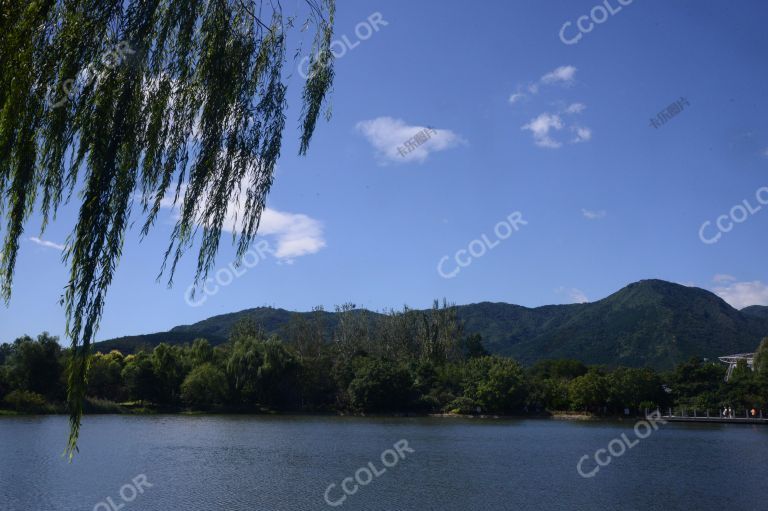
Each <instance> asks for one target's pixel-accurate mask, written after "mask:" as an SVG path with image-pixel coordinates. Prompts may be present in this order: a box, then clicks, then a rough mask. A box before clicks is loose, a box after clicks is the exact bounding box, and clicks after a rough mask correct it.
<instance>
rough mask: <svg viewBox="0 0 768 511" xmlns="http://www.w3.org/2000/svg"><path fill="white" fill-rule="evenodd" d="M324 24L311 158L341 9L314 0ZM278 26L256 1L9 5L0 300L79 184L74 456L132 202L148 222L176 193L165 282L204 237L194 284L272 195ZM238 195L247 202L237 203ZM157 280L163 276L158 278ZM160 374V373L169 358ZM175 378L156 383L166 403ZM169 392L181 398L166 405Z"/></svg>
mask: <svg viewBox="0 0 768 511" xmlns="http://www.w3.org/2000/svg"><path fill="white" fill-rule="evenodd" d="M305 3H306V4H307V5H308V6H309V11H308V12H309V14H308V19H307V21H306V23H305V24H304V27H305V28H307V27H308V26H310V25H312V26H314V27H315V36H314V40H313V45H312V49H311V50H310V51H311V55H312V58H311V61H310V73H309V78H307V80H306V82H305V83H304V90H303V94H302V103H303V104H302V113H301V116H300V119H299V124H300V148H299V152H300V153H302V154H303V153H305V152H306V150H307V146H308V144H309V141H310V139H311V138H312V134H313V131H314V128H315V124H316V121H317V119H318V116H319V113H320V110H321V107H322V104H323V102H324V99H325V97H326V94H327V93H328V91H329V90H330V87H331V84H332V81H333V66H332V54H331V51H330V43H331V37H332V32H333V21H334V13H335V2H334V0H305ZM293 22H294V20H293V18H285V17H284V16H283V12H282V6H281V5H280V3H279V2H277V3H273V2H263V1H261V0H189V1H173V0H66V1H65V0H30V1H17V0H2V1H0V31H1V32H2V34H3V36H2V39H0V215H5V219H4V220H5V222H4V223H5V233H4V234H5V238H4V241H3V243H2V248H1V249H0V295H1V296H2V297H3V298H4V299H5V301H8V300H10V297H11V289H12V281H13V275H14V269H15V266H16V259H17V255H18V251H19V241H20V239H21V236H22V233H23V231H24V227H25V224H26V222H27V220H28V218H29V216H30V214H31V213H32V211H33V209H34V208H35V207H36V206H39V208H40V213H41V215H42V217H43V230H44V229H45V226H46V225H47V223H48V222H49V220H50V219H51V218H54V217H55V215H56V212H57V209H58V207H59V206H60V204H61V203H62V202H63V201H66V200H68V199H69V197H71V195H72V193H73V192H74V189H75V187H78V186H79V187H80V191H79V193H78V197H79V198H80V199H81V206H80V211H79V216H78V220H77V223H76V225H75V226H74V227H73V230H72V233H71V235H70V236H69V239H68V240H67V244H66V249H65V259H66V260H67V261H68V262H69V267H70V278H69V282H68V284H67V285H66V287H65V290H64V296H63V303H64V305H65V310H66V316H67V336H68V337H69V338H70V341H71V345H72V350H71V351H70V355H71V360H70V368H69V371H68V378H69V379H68V392H69V397H68V406H69V409H70V412H71V426H72V435H71V439H70V446H69V449H70V452H71V451H72V450H73V449H74V448H75V446H76V440H77V433H78V428H79V425H80V414H81V413H82V407H83V398H84V395H85V394H86V391H87V389H86V387H85V381H86V374H87V372H88V363H87V360H88V354H89V351H90V350H89V345H90V343H91V341H92V339H93V337H94V335H95V334H96V331H97V330H98V325H99V320H100V318H101V315H102V311H103V309H104V302H105V298H106V293H107V289H108V288H109V285H110V283H111V281H112V278H113V276H114V273H115V268H116V266H117V263H118V260H119V258H120V255H121V253H122V248H123V241H124V238H125V234H126V230H127V228H128V226H129V224H130V223H131V209H132V205H133V202H134V200H136V201H137V202H139V203H140V205H141V210H142V212H143V214H144V215H145V218H144V220H143V222H142V223H143V228H142V235H146V234H147V233H148V231H149V229H150V228H151V226H152V225H153V223H154V221H155V219H156V216H157V214H158V211H159V209H160V206H161V203H162V201H163V200H164V198H165V197H166V194H168V196H169V197H172V202H173V204H174V205H175V206H177V207H178V209H179V212H180V214H179V219H178V222H177V224H176V226H175V228H174V230H173V234H172V237H171V240H170V243H169V247H168V250H167V252H166V254H165V262H164V263H163V270H165V263H166V262H170V270H169V283H170V282H172V279H173V273H174V269H175V268H176V264H177V262H178V260H179V258H180V257H181V255H182V253H183V252H184V251H185V250H186V249H188V248H189V247H190V246H191V245H192V244H193V243H194V241H195V236H196V235H197V234H200V235H201V238H202V239H201V244H200V249H199V252H198V258H197V272H196V279H197V280H196V282H201V281H203V280H204V279H205V277H206V275H207V273H208V271H209V269H210V268H211V267H212V265H213V263H214V258H215V255H216V253H217V250H218V246H219V240H220V238H221V234H222V228H223V227H224V222H225V221H228V220H229V218H228V206H229V204H230V201H231V200H232V199H233V198H234V197H236V196H239V197H240V199H241V208H240V211H239V214H238V220H239V223H236V225H232V226H227V228H230V227H231V228H232V229H235V230H236V234H237V235H239V239H238V240H237V254H238V257H242V255H243V254H244V253H245V252H246V250H247V249H248V246H249V244H250V243H251V241H252V240H253V238H254V236H255V234H256V230H257V228H258V226H259V220H260V218H261V214H262V211H263V210H264V207H265V200H266V197H267V194H268V193H269V190H270V188H271V186H272V181H273V173H274V169H275V165H276V163H277V160H278V158H279V155H280V149H281V145H282V135H283V131H284V127H285V119H286V116H285V110H286V106H287V105H286V90H287V85H286V84H287V82H288V79H289V77H290V75H291V74H292V73H291V72H290V70H288V71H287V72H285V71H284V69H283V68H284V64H285V62H286V60H287V59H286V52H287V51H288V46H287V42H286V32H287V30H288V29H290V28H291V27H292V26H293ZM241 193H242V195H240V194H241ZM161 273H162V271H161ZM158 363H160V364H163V363H164V361H162V360H161V361H159V362H158ZM174 378H175V376H174V377H171V379H169V380H166V379H162V378H161V380H160V382H159V384H160V386H161V389H160V394H161V396H160V398H161V399H162V400H166V401H168V400H173V399H175V398H176V397H177V394H178V392H177V390H176V389H175V387H174V389H175V390H173V391H172V390H171V387H169V385H175V384H176V382H175V379H174ZM171 392H172V394H173V395H172V394H171Z"/></svg>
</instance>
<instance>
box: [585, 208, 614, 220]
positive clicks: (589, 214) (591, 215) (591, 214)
mask: <svg viewBox="0 0 768 511" xmlns="http://www.w3.org/2000/svg"><path fill="white" fill-rule="evenodd" d="M581 214H582V215H584V218H586V219H587V220H600V219H601V218H605V216H606V215H607V214H608V213H607V212H606V211H605V210H604V209H601V210H600V211H592V210H589V209H584V208H582V210H581Z"/></svg>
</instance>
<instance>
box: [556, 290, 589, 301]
mask: <svg viewBox="0 0 768 511" xmlns="http://www.w3.org/2000/svg"><path fill="white" fill-rule="evenodd" d="M555 292H556V293H558V294H564V295H566V296H567V297H568V299H569V300H570V301H571V303H587V302H589V298H587V295H586V294H584V291H582V290H581V289H576V288H575V287H571V288H566V287H559V288H557V289H556V290H555Z"/></svg>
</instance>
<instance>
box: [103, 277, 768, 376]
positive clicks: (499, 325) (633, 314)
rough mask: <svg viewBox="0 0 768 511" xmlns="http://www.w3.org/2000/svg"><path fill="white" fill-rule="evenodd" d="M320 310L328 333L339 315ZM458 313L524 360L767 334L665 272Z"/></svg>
mask: <svg viewBox="0 0 768 511" xmlns="http://www.w3.org/2000/svg"><path fill="white" fill-rule="evenodd" d="M293 314H297V313H294V312H290V311H287V310H284V309H275V308H268V307H260V308H256V309H248V310H244V311H240V312H235V313H231V314H224V315H221V316H214V317H212V318H208V319H206V320H204V321H200V322H199V323H195V324H193V325H183V326H177V327H175V328H173V329H171V330H170V331H169V332H160V333H154V334H149V335H137V336H131V337H121V338H118V339H111V340H109V341H104V342H101V343H97V345H96V348H97V349H99V350H101V351H107V350H110V349H120V350H121V351H124V352H132V351H134V350H136V349H137V348H139V347H152V346H154V345H156V344H158V343H159V342H162V341H165V342H169V343H172V344H176V343H184V342H191V341H192V340H194V339H195V338H197V337H205V338H207V339H208V340H209V341H211V343H213V344H218V343H221V342H224V341H225V340H226V339H227V336H228V335H229V331H230V329H231V328H232V326H233V325H234V324H235V323H236V322H237V321H238V320H239V319H241V318H243V317H251V318H252V319H254V320H255V321H256V322H258V323H259V324H260V325H261V326H262V328H264V330H265V331H266V332H267V333H269V334H272V333H275V334H279V333H280V332H281V329H282V328H283V327H284V326H285V325H286V324H287V323H288V321H289V319H290V318H291V316H292V315H293ZM298 314H302V315H306V316H310V315H312V314H314V313H311V312H303V313H298ZM321 314H322V319H323V322H324V325H325V327H326V332H327V337H328V338H330V337H331V333H332V332H333V329H334V327H335V325H336V323H337V321H338V316H337V315H336V313H332V312H323V313H321ZM458 314H459V318H460V319H461V320H462V321H463V322H464V324H465V328H466V331H467V333H479V334H480V335H482V336H483V342H484V344H485V347H486V349H487V350H488V351H490V352H491V353H497V354H501V355H506V356H511V357H514V358H516V359H518V360H520V361H521V362H523V363H526V364H530V363H534V362H536V361H537V360H541V359H545V358H573V359H577V360H581V361H583V362H585V363H588V364H606V365H609V366H617V365H625V366H630V367H642V366H648V367H653V368H655V369H670V368H672V367H674V366H675V365H676V364H678V363H680V362H682V361H684V360H687V359H688V358H690V357H707V358H715V357H717V356H720V355H726V354H731V353H739V352H744V351H753V350H754V349H756V347H757V345H758V344H759V342H760V339H762V338H763V337H766V336H768V307H760V306H753V307H747V308H746V309H744V310H743V311H738V310H736V309H734V308H733V307H731V306H730V305H728V304H727V303H726V302H725V301H723V300H722V299H721V298H719V297H718V296H716V295H714V294H713V293H711V292H709V291H706V290H704V289H699V288H694V287H686V286H681V285H678V284H673V283H670V282H666V281H663V280H643V281H640V282H636V283H634V284H630V285H629V286H627V287H625V288H623V289H621V290H620V291H618V292H616V293H614V294H612V295H610V296H608V297H606V298H604V299H602V300H598V301H596V302H592V303H584V304H571V305H547V306H543V307H536V308H528V307H522V306H519V305H510V304H506V303H490V302H483V303H476V304H471V305H461V306H458Z"/></svg>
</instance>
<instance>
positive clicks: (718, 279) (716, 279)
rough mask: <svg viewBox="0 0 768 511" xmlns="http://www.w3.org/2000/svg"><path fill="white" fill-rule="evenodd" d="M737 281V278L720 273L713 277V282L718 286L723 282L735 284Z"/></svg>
mask: <svg viewBox="0 0 768 511" xmlns="http://www.w3.org/2000/svg"><path fill="white" fill-rule="evenodd" d="M735 280H736V277H734V276H733V275H729V274H727V273H718V274H717V275H715V276H714V277H712V282H716V283H718V284H722V283H723V282H733V281H735Z"/></svg>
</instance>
